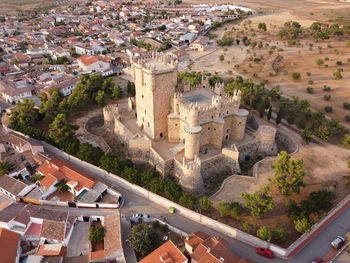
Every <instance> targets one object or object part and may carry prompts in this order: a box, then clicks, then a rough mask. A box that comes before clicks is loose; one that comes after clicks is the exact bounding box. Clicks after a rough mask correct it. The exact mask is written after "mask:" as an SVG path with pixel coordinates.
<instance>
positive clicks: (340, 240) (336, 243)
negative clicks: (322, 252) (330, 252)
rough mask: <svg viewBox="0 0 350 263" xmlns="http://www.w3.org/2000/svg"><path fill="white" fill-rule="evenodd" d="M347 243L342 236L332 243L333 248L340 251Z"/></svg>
mask: <svg viewBox="0 0 350 263" xmlns="http://www.w3.org/2000/svg"><path fill="white" fill-rule="evenodd" d="M344 243H345V238H344V237H342V236H337V237H336V238H335V239H334V240H333V241H332V243H331V245H332V247H334V248H336V249H339V248H341V247H342V246H343V245H344Z"/></svg>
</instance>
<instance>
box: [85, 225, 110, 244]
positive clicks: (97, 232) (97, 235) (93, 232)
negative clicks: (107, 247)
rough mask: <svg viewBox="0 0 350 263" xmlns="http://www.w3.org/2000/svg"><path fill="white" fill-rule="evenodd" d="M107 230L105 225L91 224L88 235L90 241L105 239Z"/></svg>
mask: <svg viewBox="0 0 350 263" xmlns="http://www.w3.org/2000/svg"><path fill="white" fill-rule="evenodd" d="M105 232H106V230H105V228H104V227H103V226H90V228H89V235H88V238H89V241H90V242H91V243H96V242H99V241H103V239H104V237H105Z"/></svg>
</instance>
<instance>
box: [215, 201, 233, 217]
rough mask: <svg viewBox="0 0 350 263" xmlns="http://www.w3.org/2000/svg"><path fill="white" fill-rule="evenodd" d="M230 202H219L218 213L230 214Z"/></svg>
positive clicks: (222, 214)
mask: <svg viewBox="0 0 350 263" xmlns="http://www.w3.org/2000/svg"><path fill="white" fill-rule="evenodd" d="M230 209H231V206H230V203H226V202H221V203H219V206H218V211H219V213H220V216H228V215H229V214H230Z"/></svg>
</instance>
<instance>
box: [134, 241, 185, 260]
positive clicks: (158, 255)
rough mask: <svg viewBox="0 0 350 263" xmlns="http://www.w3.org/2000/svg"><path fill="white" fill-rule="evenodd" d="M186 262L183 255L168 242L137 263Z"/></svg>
mask: <svg viewBox="0 0 350 263" xmlns="http://www.w3.org/2000/svg"><path fill="white" fill-rule="evenodd" d="M186 261H187V258H186V257H185V255H184V254H183V253H182V252H181V251H180V250H179V249H178V248H177V247H176V246H175V244H174V243H173V242H172V241H171V240H169V241H167V242H166V243H164V244H163V245H161V246H160V247H159V248H157V249H156V250H154V251H153V252H152V253H151V254H149V255H147V256H146V257H145V258H143V259H142V260H141V261H139V263H183V262H186Z"/></svg>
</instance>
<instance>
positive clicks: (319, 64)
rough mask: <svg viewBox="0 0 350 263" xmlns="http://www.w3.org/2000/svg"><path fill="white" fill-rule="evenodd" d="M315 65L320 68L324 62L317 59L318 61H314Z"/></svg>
mask: <svg viewBox="0 0 350 263" xmlns="http://www.w3.org/2000/svg"><path fill="white" fill-rule="evenodd" d="M316 64H317V65H318V66H319V67H321V66H323V65H324V60H323V59H322V58H319V59H317V60H316Z"/></svg>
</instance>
